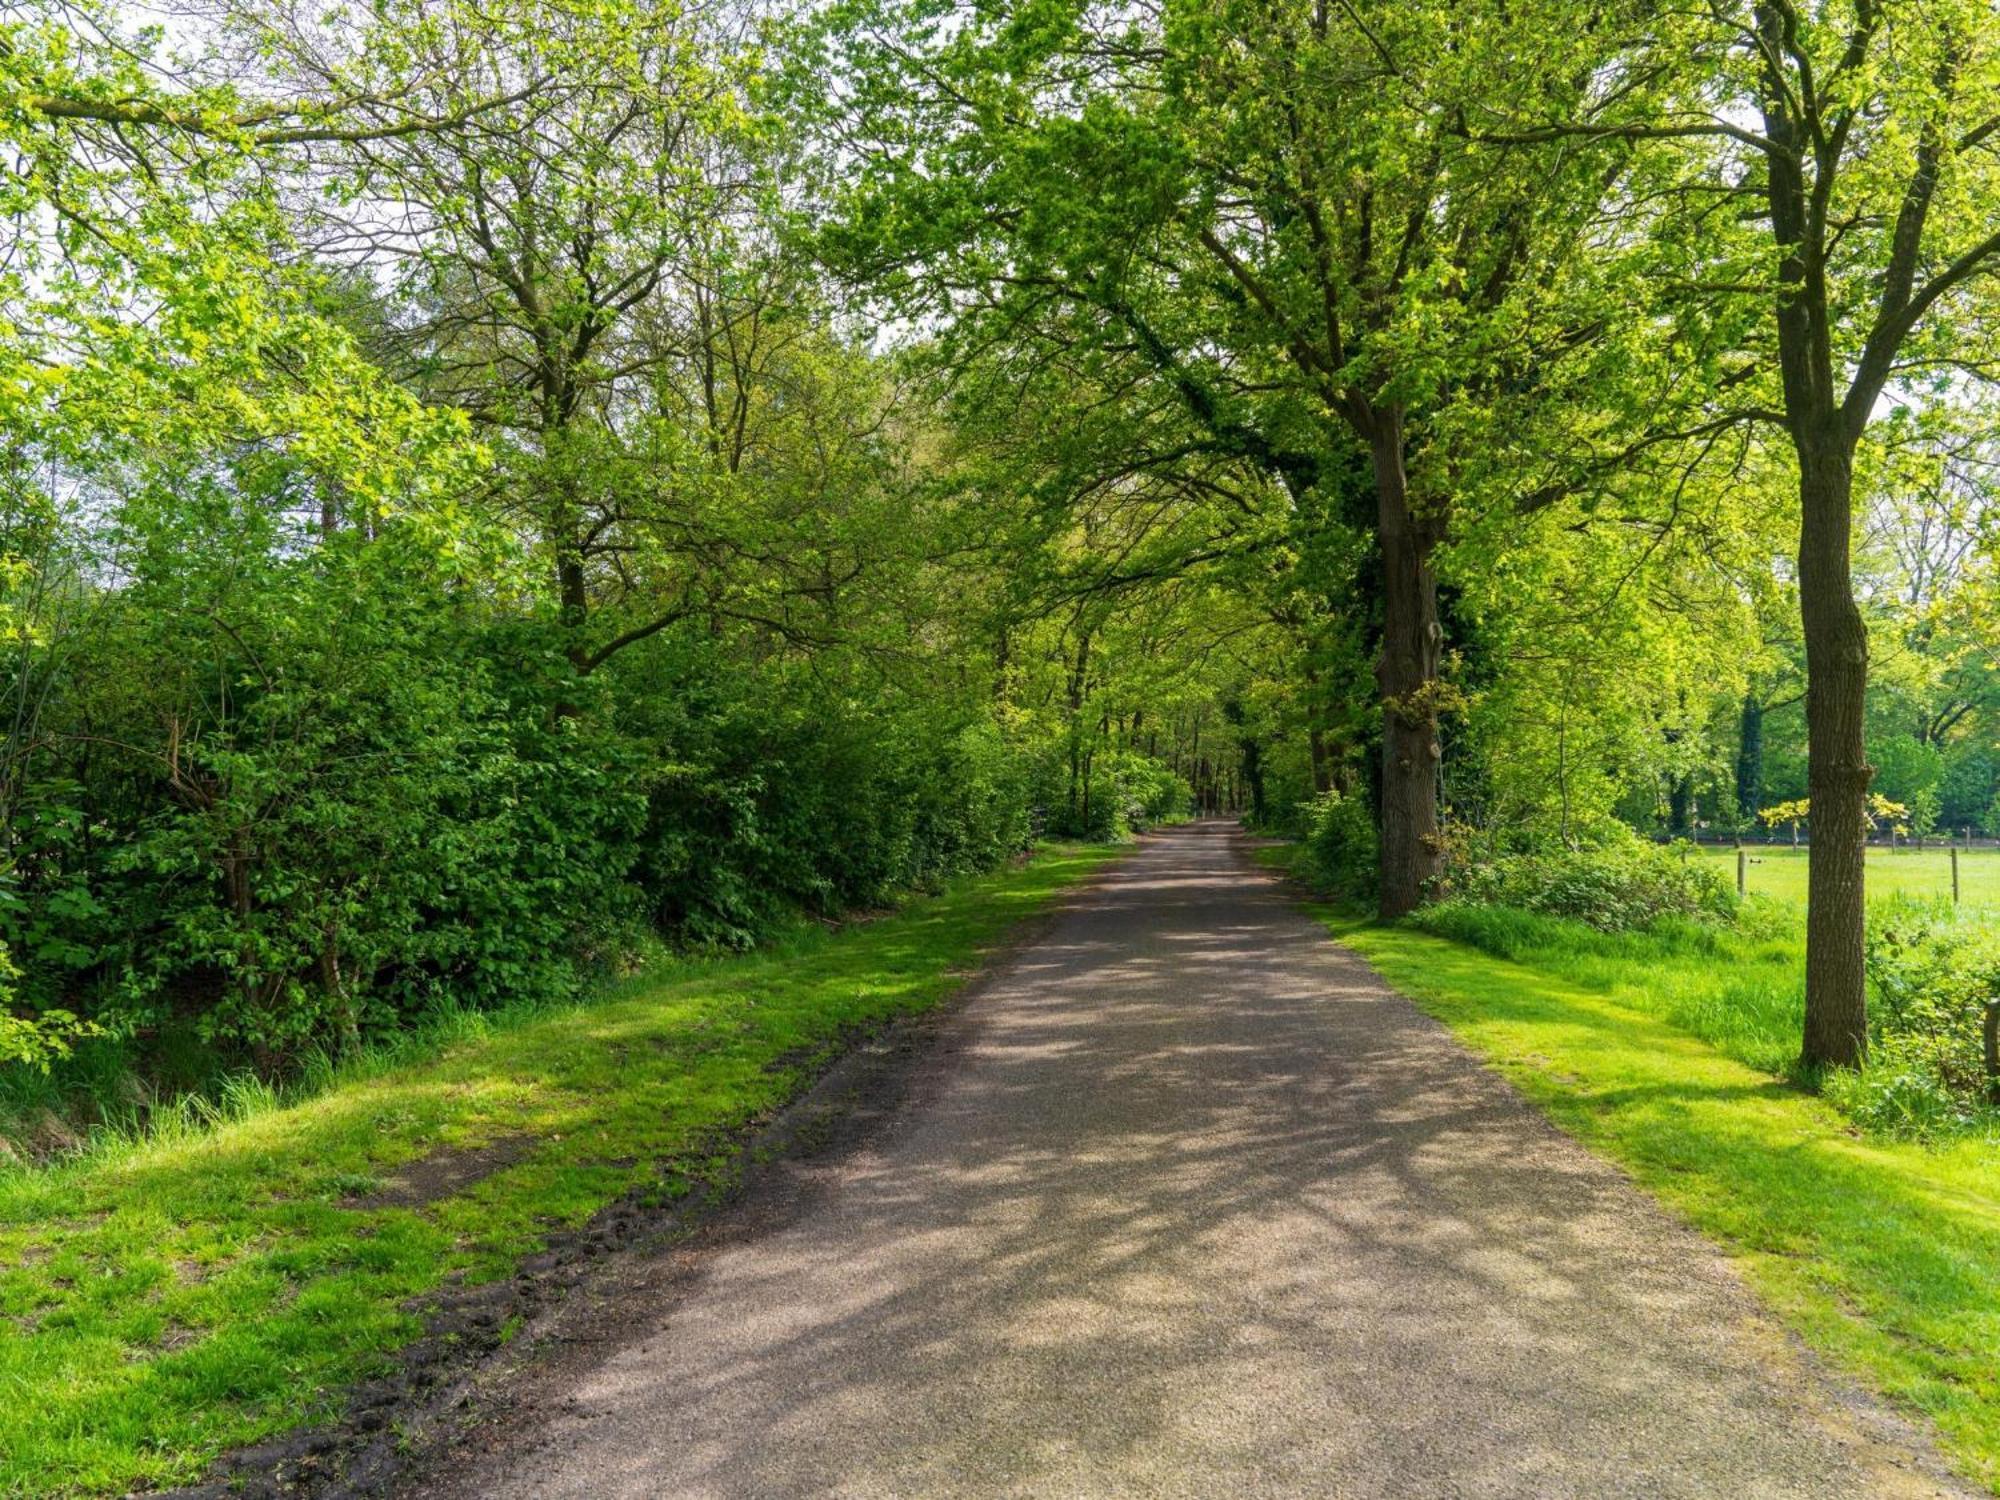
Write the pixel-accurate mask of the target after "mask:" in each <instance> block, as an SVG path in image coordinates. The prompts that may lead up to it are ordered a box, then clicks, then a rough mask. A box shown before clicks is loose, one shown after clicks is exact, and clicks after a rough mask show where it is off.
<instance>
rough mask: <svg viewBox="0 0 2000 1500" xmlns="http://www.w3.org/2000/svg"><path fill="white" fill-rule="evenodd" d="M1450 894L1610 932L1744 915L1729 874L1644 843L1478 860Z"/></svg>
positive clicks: (1457, 875)
mask: <svg viewBox="0 0 2000 1500" xmlns="http://www.w3.org/2000/svg"><path fill="white" fill-rule="evenodd" d="M1449 890H1450V893H1451V894H1452V895H1453V896H1455V897H1457V898H1459V899H1461V900H1464V901H1469V902H1474V903H1483V904H1489V905H1494V906H1511V907H1515V908H1518V909H1520V910H1522V911H1532V912H1541V913H1543V914H1545V915H1547V916H1554V917H1574V918H1576V919H1577V920H1579V921H1582V922H1587V923H1589V924H1590V925H1591V926H1592V927H1595V928H1597V929H1599V930H1600V931H1603V932H1629V931H1632V930H1634V929H1636V928H1643V927H1650V926H1652V925H1653V924H1654V923H1655V922H1658V921H1660V920H1662V919H1663V918H1669V917H1679V918H1687V919H1692V920H1695V921H1726V920H1728V919H1729V918H1730V917H1732V916H1733V915H1734V914H1735V911H1736V893H1735V892H1734V891H1733V890H1732V889H1731V888H1730V885H1729V882H1728V881H1727V880H1726V879H1724V878H1723V876H1722V874H1721V872H1719V871H1717V870H1715V869H1713V868H1711V867H1710V866H1709V865H1708V864H1706V863H1705V862H1703V861H1699V860H1688V859H1683V858H1682V857H1681V856H1680V855H1679V854H1678V853H1676V852H1675V851H1673V850H1670V849H1665V848H1661V847H1660V846H1659V845H1656V844H1649V843H1646V842H1644V841H1643V840H1641V839H1639V838H1636V837H1633V838H1628V839H1621V840H1618V841H1616V842H1613V843H1609V844H1605V845H1602V846H1600V847H1597V848H1593V849H1553V850H1544V851H1540V852H1536V853H1530V854H1510V855H1503V856H1501V857H1499V858H1497V859H1488V860H1482V861H1475V862H1473V863H1469V864H1465V865H1462V866H1460V867H1459V868H1458V869H1456V870H1454V871H1453V872H1452V874H1451V878H1450V883H1449Z"/></svg>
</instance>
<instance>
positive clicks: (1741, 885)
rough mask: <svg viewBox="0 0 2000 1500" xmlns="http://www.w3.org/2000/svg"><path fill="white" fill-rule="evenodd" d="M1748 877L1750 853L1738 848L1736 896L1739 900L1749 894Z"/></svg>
mask: <svg viewBox="0 0 2000 1500" xmlns="http://www.w3.org/2000/svg"><path fill="white" fill-rule="evenodd" d="M1749 877H1750V851H1749V850H1748V849H1743V848H1739V849H1737V851H1736V894H1737V896H1738V897H1739V898H1741V897H1743V896H1747V895H1749V894H1750V892H1749V884H1750V878H1749Z"/></svg>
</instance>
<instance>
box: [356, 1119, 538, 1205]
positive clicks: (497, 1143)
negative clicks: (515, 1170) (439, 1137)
mask: <svg viewBox="0 0 2000 1500" xmlns="http://www.w3.org/2000/svg"><path fill="white" fill-rule="evenodd" d="M535 1145H536V1141H535V1138H534V1137H533V1136H531V1135H509V1136H502V1137H500V1138H499V1139H498V1140H493V1141H488V1142H487V1143H486V1144H485V1145H483V1146H467V1147H459V1148H448V1149H446V1150H443V1151H433V1152H432V1153H431V1154H430V1155H429V1156H423V1157H419V1158H418V1159H417V1160H415V1161H412V1162H405V1163H404V1164H403V1165H402V1166H400V1167H398V1168H397V1169H396V1170H395V1171H394V1172H393V1173H391V1174H390V1175H389V1176H387V1177H385V1178H383V1179H382V1181H381V1182H380V1183H378V1184H377V1185H376V1186H375V1187H373V1188H371V1189H370V1190H369V1191H367V1192H365V1193H350V1194H348V1195H347V1196H346V1197H344V1198H342V1199H341V1200H340V1206H341V1207H342V1208H423V1207H425V1206H426V1205H428V1204H432V1203H436V1202H437V1201H438V1200H439V1199H441V1198H452V1197H456V1196H457V1195H458V1194H460V1193H462V1192H464V1191H465V1190H466V1189H467V1188H470V1187H474V1186H476V1185H478V1184H479V1183H481V1182H484V1181H485V1180H486V1179H487V1178H488V1177H491V1176H492V1175H493V1174H494V1173H495V1172H498V1171H502V1170H504V1169H505V1168H507V1167H511V1166H513V1165H514V1163H516V1162H518V1161H521V1160H522V1159H523V1158H525V1157H526V1156H527V1155H528V1153H529V1152H531V1151H533V1150H534V1149H535Z"/></svg>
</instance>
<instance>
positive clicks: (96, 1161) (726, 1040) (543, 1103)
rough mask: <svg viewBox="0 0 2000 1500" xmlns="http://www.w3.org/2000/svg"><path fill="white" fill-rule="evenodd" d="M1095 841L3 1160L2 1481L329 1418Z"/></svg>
mask: <svg viewBox="0 0 2000 1500" xmlns="http://www.w3.org/2000/svg"><path fill="white" fill-rule="evenodd" d="M1114 853H1115V851H1113V850H1109V849H1097V848H1077V847H1058V848H1054V849H1050V850H1046V851H1044V852H1043V853H1042V854H1040V855H1039V856H1038V857H1037V858H1035V859H1034V860H1032V861H1031V862H1029V863H1028V864H1026V865H1024V866H1021V867H1019V868H1015V869H1009V870H1005V871H1001V872H997V873H995V874H991V875H986V876H981V877H977V878H974V879H970V880H967V881H963V882H960V883H958V884H957V885H955V886H954V887H953V888H952V889H951V890H950V891H948V892H947V893H946V894H944V895H942V896H939V897H937V898H934V899H928V900H924V901H921V902H918V903H917V904H915V905H914V906H912V907H910V908H908V909H906V910H904V911H902V912H900V913H898V914H896V915H893V916H889V917H885V918H882V919H880V920H877V921H873V922H869V923H866V924H863V925H859V926H856V927H850V928H847V929H844V930H842V931H840V932H837V933H832V934H828V935H826V936H824V937H820V938H817V939H811V940H802V941H799V942H796V943H793V944H792V945H790V947H789V948H788V949H787V950H785V951H781V952H776V953H767V954H753V955H750V956H747V957H743V958H739V959H733V960H727V961H723V962H718V963H716V964H714V965H712V966H709V967H707V968H706V969H705V970H703V971H701V972H698V973H696V974H693V975H688V974H686V973H685V971H677V972H675V973H673V974H671V975H670V976H669V977H668V978H666V979H665V980H654V981H650V982H649V981H645V980H639V981H634V982H632V983H630V984H628V985H626V986H623V987H622V988H621V989H620V990H619V991H618V992H617V993H615V994H613V995H612V996H609V997H607V998H606V999H604V1000H603V1001H601V1002H599V1003H595V1004H591V1005H587V1006H581V1007H578V1008H575V1009H573V1010H570V1011H567V1012H563V1013H560V1014H557V1015H553V1016H546V1017H541V1018H537V1019H533V1020H530V1021H527V1022H525V1023H523V1024H520V1025H516V1026H510V1027H501V1028H496V1029H495V1030H494V1031H493V1032H491V1033H490V1034H488V1035H485V1036H483V1037H476V1038H473V1039H470V1040H466V1041H463V1042H460V1043H458V1044H456V1045H453V1046H451V1047H449V1048H447V1049H445V1050H444V1051H442V1052H441V1053H440V1054H439V1055H437V1056H435V1057H432V1058H429V1059H425V1060H422V1061H416V1062H412V1063H409V1064H407V1065H404V1066H400V1067H395V1068H391V1069H389V1070H387V1071H384V1072H381V1073H379V1074H378V1075H376V1076H372V1077H367V1078H363V1079H358V1080H351V1081H349V1082H347V1083H345V1084H342V1085H340V1086H338V1087H335V1088H332V1089H330V1090H329V1091H328V1092H326V1093H324V1094H322V1095H320V1096H319V1097H317V1098H314V1099H311V1100H309V1101H307V1102H304V1103H301V1104H298V1105H296V1106H293V1107H288V1108H282V1109H263V1110H253V1111H250V1112H249V1113H247V1114H246V1115H245V1116H244V1117H243V1118H240V1119H236V1120H232V1121H226V1122H223V1123H221V1124H219V1125H217V1126H215V1127H214V1128H212V1129H207V1130H200V1131H191V1132H187V1133H185V1134H182V1135H180V1136H177V1137H175V1138H170V1139H161V1140H154V1141H148V1142H136V1143H125V1144H114V1145H108V1146H106V1147H104V1148H102V1149H100V1150H98V1151H96V1152H94V1153H91V1154H89V1155H86V1156H84V1157H82V1158H79V1159H76V1160H73V1161H70V1162H66V1163H63V1164H60V1165H57V1166H55V1167H51V1168H48V1169H43V1170H30V1169H21V1168H16V1169H13V1170H8V1171H5V1172H4V1173H0V1494H5V1495H9V1496H46V1495H104V1494H121V1493H124V1492H126V1491H128V1490H130V1489H133V1488H144V1487H157V1486H161V1485H167V1484H174V1483H180V1482H185V1481H187V1480H189V1479H191V1478H193V1477H195V1476H197V1475H198V1474H199V1473H200V1472H201V1471H202V1470H203V1469H204V1468H205V1467H206V1466H207V1465H208V1463H209V1462H210V1461H211V1460H213V1459H214V1458H215V1457H216V1456H217V1455H218V1454H220V1453H222V1452H223V1451H225V1450H227V1449H229V1448H232V1447H236V1446H239V1445H242V1444H246V1443H252V1442H256V1441H258V1440H260V1439H263V1438H265V1437H268V1436H270V1435H272V1434H274V1433H279V1432H282V1431H285V1430H288V1429H290V1428H292V1427H295V1426H298V1425H301V1424H309V1423H313V1422H317V1421H321V1420H324V1419H326V1418H328V1417H330V1416H332V1415H334V1414H335V1413H336V1412H337V1411H338V1409H339V1406H340V1402H341V1398H342V1393H343V1391H344V1390H345V1389H346V1388H348V1387H349V1386H351V1385H352V1384H353V1383H355V1382H357V1381H359V1380H362V1379H365V1378H367V1377H368V1376H370V1375H373V1374H376V1373H379V1372H380V1371H382V1370H383V1369H385V1368H386V1367H387V1365H388V1362H389V1360H390V1357H391V1355H392V1354H393V1352H394V1351H395V1350H396V1349H397V1348H399V1347H400V1346H402V1345H404V1344H406V1343H408V1342H409V1341H410V1340H411V1339H412V1338H414V1337H415V1336H416V1335H417V1333H418V1332H419V1318H418V1315H417V1314H416V1312H414V1311H412V1304H413V1302H414V1301H415V1299H420V1298H422V1297H423V1296H424V1295H425V1294H427V1293H430V1292H433V1291H435V1290H437V1289H439V1288H440V1287H442V1286H444V1285H446V1284H448V1283H454V1282H458V1283H475V1282H481V1281H488V1280H493V1279H496V1278H499V1277H504V1276H507V1275H509V1274H510V1273H511V1272H512V1270H513V1268H514V1267H515V1266H516V1265H517V1264H518V1263H519V1262H520V1261H521V1260H522V1259H523V1258H524V1257H526V1256H528V1255H530V1254H533V1253H534V1252H535V1251H537V1250H538V1249H539V1248H541V1246H542V1244H543V1243H544V1241H545V1239H546V1237H547V1236H548V1235H549V1234H550V1233H552V1232H553V1231H556V1230H558V1229H563V1228H567V1227H571V1226H575V1225H578V1224H581V1223H583V1222H584V1221H586V1220H588V1219H589V1218H590V1216H591V1215H592V1214H594V1213H595V1212H596V1211H597V1210H598V1209H600V1208H602V1207H603V1206H604V1205H606V1204H607V1203H610V1202H612V1201H614V1200H616V1199H618V1198H620V1197H621V1196H623V1195H625V1194H626V1193H628V1192H631V1191H634V1190H640V1191H657V1192H659V1193H660V1194H661V1195H662V1196H663V1197H669V1198H671V1197H677V1196H681V1195H684V1194H686V1193H688V1192H690V1191H692V1190H694V1189H695V1188H696V1187H698V1186H700V1185H702V1184H703V1183H704V1182H707V1181H711V1180H712V1179H713V1178H714V1177H715V1176H716V1174H718V1173H719V1172H722V1171H723V1170H725V1168H726V1164H727V1163H728V1162H729V1161H730V1159H731V1157H732V1155H733V1145H734V1142H735V1141H736V1140H738V1139H740V1138H741V1136H742V1135H743V1133H744V1132H746V1131H747V1130H749V1129H751V1128H753V1127H754V1126H755V1125H757V1124H759V1123H761V1122H763V1121H765V1120H768V1119H769V1118H770V1117H771V1116H772V1115H773V1114H774V1113H776V1112H777V1111H778V1110H779V1109H780V1108H781V1107H782V1106H783V1105H785V1104H786V1103H787V1102H789V1101H790V1100H791V1099H792V1098H794V1097H795V1096H796V1095H797V1094H798V1093H800V1092H801V1091H802V1089H803V1088H804V1087H805V1086H806V1085H807V1084H808V1083H809V1082H810V1081H811V1079H812V1078H813V1077H814V1076H815V1075H816V1074H817V1073H818V1072H819V1071H820V1070H821V1068H822V1067H823V1066H824V1064H825V1063H826V1062H827V1061H829V1060H830V1059H831V1058H832V1057H833V1056H834V1055H836V1054H837V1053H838V1052H839V1051H840V1050H842V1049H843V1048H844V1047H845V1046H846V1045H847V1044H848V1042H849V1040H850V1039H851V1038H852V1037H853V1036H854V1034H855V1033H856V1032H857V1031H858V1030H860V1029H863V1028H867V1027H871V1026H874V1025H877V1024H880V1023H882V1022H884V1021H887V1020H890V1019H893V1018H895V1017H899V1016H904V1015H910V1014H914V1013H916V1012H919V1011H922V1010H925V1009H928V1008H930V1007H932V1006H935V1005H936V1004H938V1003H940V1002H941V1001H942V1000H944V999H945V998H947V997H948V996H949V995H951V994H952V993H953V992H954V991H955V990H956V989H958V988H959V987H960V985H961V984H962V983H963V982H964V980H965V978H966V977H967V975H968V972H969V971H970V970H971V969H972V968H973V967H974V966H975V965H976V964H977V963H978V962H979V960H980V958H981V957H982V955H983V954H985V953H986V952H988V951H990V950H991V949H992V948H993V947H994V946H995V945H996V944H997V943H999V942H1000V941H1001V940H1002V939H1003V938H1004V937H1005V935H1006V933H1007V932H1008V930H1009V929H1010V928H1011V927H1012V926H1013V925H1014V924H1015V923H1016V922H1018V921H1019V920H1020V919H1022V918H1024V917H1026V916H1029V915H1031V914H1033V913H1034V912H1036V911H1037V910H1039V909H1041V908H1042V907H1044V906H1045V905H1046V904H1047V903H1048V902H1049V901H1050V900H1051V899H1052V898H1053V897H1054V896H1055V895H1056V894H1057V893H1058V892H1059V891H1061V890H1062V889H1063V888H1064V887H1066V886H1069V885H1071V884H1072V883H1074V882H1075V881H1077V880H1079V879H1081V878H1083V877H1084V876H1085V875H1087V874H1089V873H1090V872H1091V871H1092V870H1094V869H1095V868H1096V867H1097V866H1099V865H1100V864H1102V863H1103V862H1104V861H1105V860H1107V859H1109V858H1111V857H1112V856H1113V855H1114Z"/></svg>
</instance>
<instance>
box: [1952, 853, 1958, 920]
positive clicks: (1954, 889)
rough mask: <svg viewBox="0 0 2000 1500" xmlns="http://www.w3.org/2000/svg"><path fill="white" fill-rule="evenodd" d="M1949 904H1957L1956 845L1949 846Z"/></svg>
mask: <svg viewBox="0 0 2000 1500" xmlns="http://www.w3.org/2000/svg"><path fill="white" fill-rule="evenodd" d="M1951 904H1952V905H1953V906H1956V905H1958V845H1956V844H1953V845H1952V846H1951Z"/></svg>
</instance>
